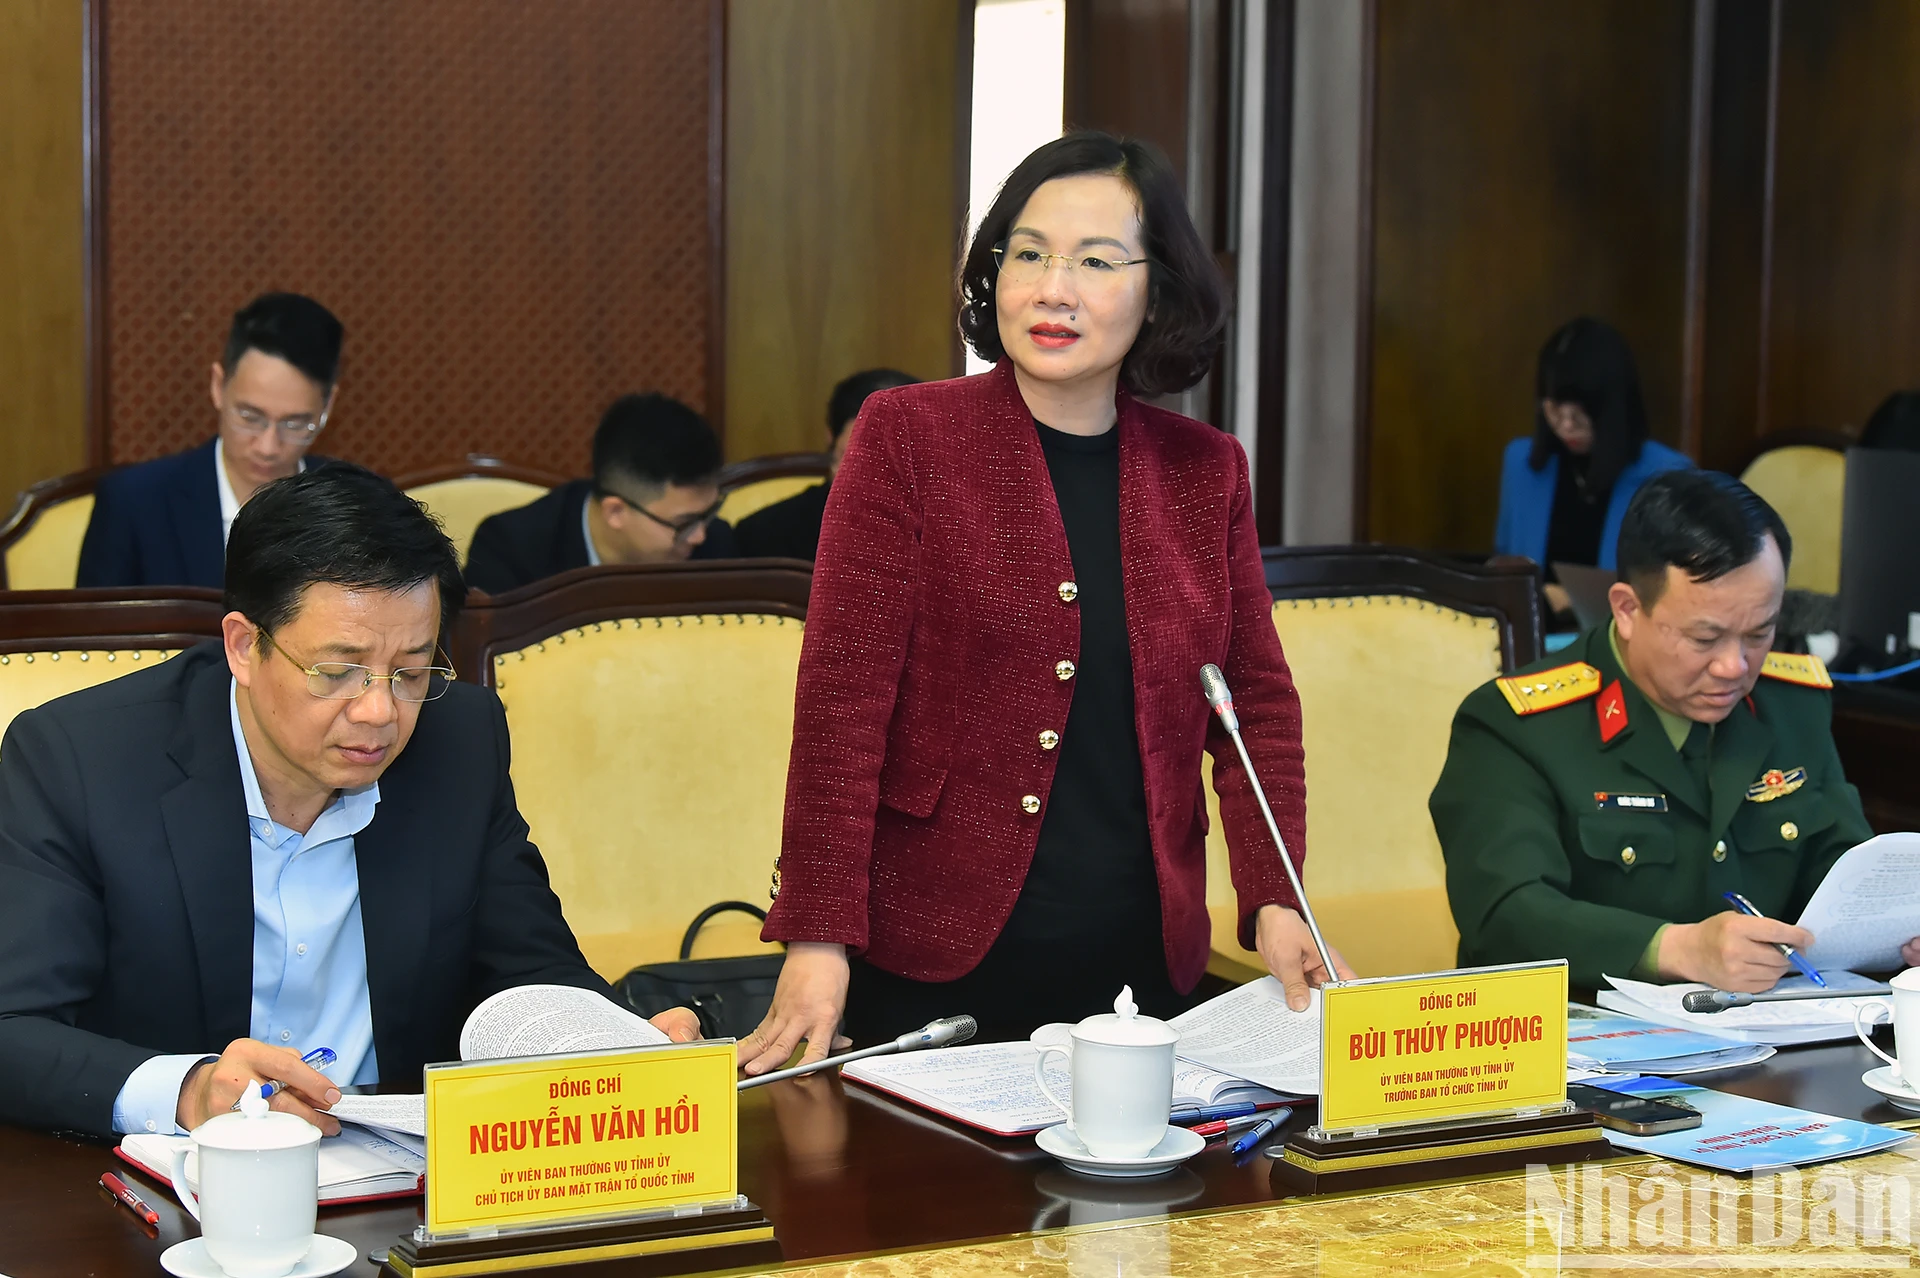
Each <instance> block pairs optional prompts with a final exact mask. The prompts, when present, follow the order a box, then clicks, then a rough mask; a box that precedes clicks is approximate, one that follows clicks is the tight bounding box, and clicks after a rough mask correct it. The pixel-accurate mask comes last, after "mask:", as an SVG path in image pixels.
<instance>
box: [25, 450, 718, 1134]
mask: <svg viewBox="0 0 1920 1278" xmlns="http://www.w3.org/2000/svg"><path fill="white" fill-rule="evenodd" d="M228 552H229V553H228V556H227V560H228V562H227V576H226V596H227V597H226V603H227V607H228V608H229V610H230V611H229V612H228V613H227V616H226V618H225V620H224V621H223V623H222V628H223V631H224V642H223V643H207V644H202V645H200V646H199V647H196V648H193V649H190V650H189V651H187V652H186V653H183V654H182V655H180V656H178V657H175V658H173V659H172V660H171V661H167V662H165V663H164V664H162V665H160V666H158V667H157V668H154V669H150V670H142V671H140V672H139V673H137V674H131V675H126V676H123V677H122V678H119V679H116V680H114V681H113V682H111V683H107V684H104V685H101V686H99V687H96V688H92V689H89V690H87V691H84V692H79V693H75V694H73V695H71V696H67V697H62V698H59V699H57V700H54V701H50V702H48V703H47V704H46V705H44V706H41V707H39V708H37V709H33V710H29V711H27V712H25V713H23V714H21V715H20V716H19V717H18V718H17V719H15V720H14V722H13V725H12V727H11V728H10V729H9V731H8V732H7V735H6V740H5V743H4V745H3V746H0V1121H6V1122H16V1123H22V1124H27V1125H31V1126H35V1127H46V1128H72V1129H77V1130H81V1131H87V1132H94V1133H98V1134H102V1135H104V1134H107V1133H109V1132H128V1131H159V1132H171V1131H174V1130H176V1128H178V1129H185V1130H191V1129H192V1128H194V1127H196V1126H198V1125H199V1124H200V1123H202V1122H204V1121H205V1120H206V1119H207V1118H208V1117H210V1116H212V1115H215V1114H220V1113H224V1112H226V1111H227V1110H228V1109H230V1108H231V1107H232V1106H233V1104H234V1102H235V1101H236V1099H237V1098H238V1097H239V1094H240V1092H241V1090H242V1088H244V1087H245V1085H246V1083H247V1080H249V1079H259V1080H263V1081H264V1080H269V1079H274V1080H279V1081H281V1082H284V1083H285V1084H287V1088H286V1090H285V1091H283V1092H281V1093H280V1094H279V1095H277V1096H276V1097H274V1099H273V1107H274V1108H276V1109H282V1110H286V1111H289V1112H292V1113H296V1114H299V1115H301V1116H302V1117H304V1118H306V1119H308V1120H309V1121H311V1122H313V1123H314V1124H315V1125H317V1126H319V1127H321V1128H322V1129H323V1130H326V1131H328V1132H332V1131H334V1130H336V1129H337V1126H338V1125H337V1123H335V1121H334V1120H333V1119H332V1118H331V1117H329V1116H327V1115H326V1114H325V1113H324V1110H325V1109H326V1107H328V1106H329V1105H331V1104H332V1103H333V1102H334V1101H336V1100H338V1099H339V1091H338V1087H340V1086H343V1085H346V1084H348V1083H372V1082H388V1083H397V1084H403V1085H405V1086H407V1087H410V1088H418V1087H419V1086H420V1078H421V1075H420V1071H421V1068H422V1067H423V1066H424V1065H425V1064H426V1063H427V1062H428V1061H435V1060H450V1059H453V1058H454V1057H456V1056H457V1054H458V1049H457V1041H458V1035H459V1032H460V1027H461V1025H462V1023H463V1021H464V1020H465V1018H466V1016H467V1014H468V1013H469V1012H470V1011H471V1010H472V1008H473V1007H474V1006H475V1005H476V1004H477V1003H478V1002H479V1001H480V1000H481V999H483V998H485V997H487V996H489V995H491V994H493V993H495V992H498V991H499V990H502V989H506V988H511V987H513V986H518V985H528V984H537V983H553V984H565V985H573V986H579V987H582V988H586V989H592V990H598V991H601V992H603V993H607V994H609V996H611V992H610V991H609V990H608V988H607V985H606V983H605V982H604V981H602V980H601V979H600V978H599V977H598V976H597V975H595V974H594V972H593V971H592V970H591V969H590V968H588V966H587V964H586V962H585V960H584V959H582V957H581V955H580V949H579V946H578V945H576V944H575V942H574V938H573V933H572V932H571V931H570V930H569V929H568V927H567V923H566V920H565V919H564V918H562V917H561V913H560V902H559V901H558V900H557V899H556V898H555V896H554V894H553V892H552V891H551V889H550V888H549V887H548V886H547V874H546V867H545V865H544V864H543V863H542V862H541V859H540V853H539V852H538V850H536V849H535V848H534V846H533V844H532V843H531V842H529V841H528V837H527V823H526V822H525V821H524V820H523V819H522V818H521V816H520V813H519V810H518V809H517V808H516V806H515V804H514V800H513V787H512V784H511V782H510V780H509V778H508V738H507V724H506V717H505V715H504V713H503V712H502V710H501V707H500V702H499V700H498V699H497V698H495V697H494V696H493V694H491V693H489V692H486V691H484V690H482V689H480V688H478V687H475V686H473V685H471V684H456V683H453V682H452V678H453V671H452V670H451V669H448V668H447V663H446V662H445V660H444V659H443V658H441V657H440V655H439V646H438V639H439V635H440V634H441V631H442V628H443V623H444V622H445V621H446V620H447V619H448V618H449V617H450V616H451V615H452V614H453V612H454V611H455V610H456V609H457V608H458V607H459V604H460V600H461V597H462V593H463V592H462V587H461V582H460V573H459V569H458V565H457V563H456V560H455V556H454V551H453V546H452V545H451V543H449V542H448V541H447V538H446V535H445V534H444V533H442V532H441V531H440V529H439V527H438V526H437V525H435V524H434V523H433V522H432V521H431V520H430V519H429V518H428V517H427V515H426V514H425V513H424V512H423V511H422V510H421V509H420V507H419V506H418V505H416V504H415V503H414V502H412V501H410V500H408V499H407V497H406V496H405V495H403V494H402V493H401V492H399V490H397V489H395V488H394V487H393V485H391V484H390V483H388V482H387V481H386V480H384V479H381V478H379V477H378V476H376V475H373V474H370V473H368V472H367V471H364V470H361V469H359V468H358V467H353V466H345V465H333V466H327V467H322V468H319V469H316V470H312V471H309V472H307V473H305V474H303V475H298V476H294V477H291V478H288V479H284V480H280V481H277V482H275V483H273V484H269V485H267V486H266V487H265V488H263V489H261V490H260V492H259V493H258V495H256V496H255V497H254V499H253V500H252V501H251V502H249V503H248V504H247V506H246V507H245V509H243V510H242V511H241V513H240V517H239V518H238V519H236V520H235V521H234V525H233V535H232V538H231V540H230V544H229V546H228ZM426 703H431V704H426ZM655 1020H656V1023H657V1024H658V1025H659V1026H660V1028H661V1029H663V1030H666V1031H667V1032H668V1033H669V1034H670V1035H671V1036H673V1037H675V1038H679V1039H682V1040H685V1039H689V1038H693V1037H696V1036H697V1035H698V1022H697V1021H695V1020H694V1018H693V1015H692V1013H690V1012H688V1011H686V1010H685V1009H675V1010H674V1011H671V1012H665V1013H662V1014H661V1015H660V1016H659V1017H657V1018H655ZM222 1044H225V1047H224V1050H223V1049H222V1046H221V1045H222ZM323 1046H324V1047H330V1048H332V1049H334V1051H335V1052H336V1053H337V1054H338V1061H337V1063H336V1064H335V1066H334V1067H333V1068H332V1077H331V1078H329V1077H328V1076H327V1075H325V1074H322V1073H319V1072H316V1071H315V1070H314V1069H312V1068H309V1067H308V1066H307V1065H305V1064H303V1063H302V1061H301V1056H302V1054H303V1053H305V1052H308V1051H310V1050H311V1049H314V1048H318V1047H323Z"/></svg>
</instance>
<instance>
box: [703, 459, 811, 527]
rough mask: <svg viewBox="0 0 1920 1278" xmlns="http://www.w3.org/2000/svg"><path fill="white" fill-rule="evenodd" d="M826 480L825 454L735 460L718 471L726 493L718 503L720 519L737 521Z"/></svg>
mask: <svg viewBox="0 0 1920 1278" xmlns="http://www.w3.org/2000/svg"><path fill="white" fill-rule="evenodd" d="M826 479H827V455H826V454H825V453H783V454H781V455H779V456H776V457H756V458H754V459H752V460H751V461H743V462H735V463H734V464H733V465H731V466H728V467H727V468H726V469H725V470H723V471H721V472H720V491H721V492H722V493H724V494H725V495H726V497H725V500H724V501H723V502H722V503H721V506H720V518H722V519H724V520H726V521H727V522H728V523H730V524H737V523H739V522H740V521H741V520H742V519H745V518H746V517H747V516H748V515H751V514H753V513H754V512H755V511H757V510H763V509H765V508H766V507H768V506H771V505H773V503H775V502H777V501H785V500H786V499H787V498H789V497H791V496H793V495H794V494H795V493H799V492H805V491H806V490H807V489H809V488H812V487H813V486H814V485H816V484H822V483H825V482H826Z"/></svg>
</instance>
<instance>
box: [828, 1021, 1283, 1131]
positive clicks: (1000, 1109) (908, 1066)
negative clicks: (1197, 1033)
mask: <svg viewBox="0 0 1920 1278" xmlns="http://www.w3.org/2000/svg"><path fill="white" fill-rule="evenodd" d="M1039 1057H1040V1052H1039V1050H1038V1049H1037V1048H1035V1047H1034V1046H1033V1045H1032V1044H1030V1043H968V1044H965V1045H964V1046H961V1047H947V1048H942V1049H941V1050H939V1051H931V1052H910V1053H906V1054H903V1055H900V1056H875V1057H870V1058H868V1059H867V1060H863V1061H854V1062H852V1063H851V1064H848V1065H846V1066H845V1067H843V1068H842V1069H841V1071H840V1074H841V1076H842V1077H843V1078H848V1079H851V1080H853V1081H854V1082H856V1083H864V1084H866V1085H867V1086H868V1087H871V1088H873V1089H874V1090H875V1091H877V1092H885V1093H886V1094H887V1095H889V1096H893V1097H896V1098H898V1099H900V1100H903V1101H907V1102H909V1103H911V1104H914V1105H919V1106H921V1107H923V1108H925V1109H930V1110H932V1111H933V1112H934V1113H936V1114H942V1115H945V1116H946V1117H948V1118H952V1119H955V1120H957V1121H959V1122H962V1123H965V1124H967V1126H969V1127H977V1128H979V1129H980V1130H981V1131H985V1132H991V1133H993V1134H994V1135H996V1136H1021V1135H1025V1134H1027V1133H1029V1132H1037V1131H1039V1130H1040V1129H1041V1128H1043V1127H1051V1126H1053V1125H1054V1124H1055V1123H1060V1122H1065V1121H1066V1117H1067V1116H1066V1115H1065V1114H1063V1113H1061V1112H1060V1109H1059V1107H1058V1106H1057V1105H1055V1104H1054V1103H1053V1102H1052V1101H1050V1100H1048V1099H1047V1098H1046V1097H1045V1096H1044V1095H1042V1094H1041V1091H1040V1086H1039V1084H1038V1083H1037V1082H1036V1081H1035V1080H1034V1077H1033V1063H1034V1062H1035V1061H1036V1060H1038V1059H1039ZM1047 1086H1049V1087H1051V1088H1052V1089H1053V1090H1054V1094H1055V1095H1057V1096H1059V1097H1060V1099H1061V1100H1063V1101H1067V1102H1068V1103H1069V1104H1071V1103H1072V1097H1073V1084H1072V1081H1071V1078H1070V1076H1069V1074H1068V1070H1067V1064H1066V1062H1065V1061H1064V1060H1062V1059H1061V1058H1060V1057H1057V1056H1056V1057H1053V1058H1051V1059H1049V1060H1048V1061H1047ZM1291 1099H1293V1098H1292V1097H1287V1096H1282V1095H1281V1094H1280V1093H1278V1092H1275V1091H1273V1090H1271V1089H1269V1088H1265V1087H1261V1086H1259V1085H1257V1084H1254V1083H1249V1082H1247V1081H1246V1080H1244V1079H1239V1078H1234V1077H1232V1076H1230V1075H1227V1074H1222V1073H1220V1072H1219V1071H1217V1070H1211V1069H1207V1068H1205V1067H1204V1066H1198V1065H1190V1064H1187V1063H1186V1062H1184V1061H1183V1062H1180V1063H1179V1065H1178V1066H1177V1068H1176V1069H1175V1070H1174V1075H1173V1104H1174V1108H1176V1109H1178V1108H1180V1107H1182V1106H1207V1105H1231V1104H1236V1103H1240V1102H1245V1103H1249V1104H1256V1105H1270V1104H1275V1103H1278V1102H1284V1101H1288V1100H1291Z"/></svg>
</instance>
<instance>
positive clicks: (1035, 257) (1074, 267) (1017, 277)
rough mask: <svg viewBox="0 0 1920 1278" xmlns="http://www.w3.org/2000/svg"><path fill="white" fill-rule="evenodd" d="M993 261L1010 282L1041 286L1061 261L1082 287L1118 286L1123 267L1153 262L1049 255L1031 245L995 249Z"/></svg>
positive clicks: (1098, 255)
mask: <svg viewBox="0 0 1920 1278" xmlns="http://www.w3.org/2000/svg"><path fill="white" fill-rule="evenodd" d="M993 260H994V261H995V262H997V263H998V264H999V266H1000V274H1001V276H1002V277H1003V278H1005V279H1006V280H1007V281H1008V282H1009V283H1012V284H1018V285H1022V286H1024V285H1027V284H1038V283H1039V282H1040V281H1041V279H1043V278H1044V277H1045V276H1046V273H1047V271H1048V269H1049V268H1051V267H1052V266H1053V264H1054V263H1055V262H1058V263H1059V264H1060V265H1061V266H1062V267H1063V268H1065V269H1066V270H1067V271H1068V272H1069V273H1070V274H1071V275H1072V276H1073V278H1074V279H1075V280H1076V281H1078V282H1079V284H1080V287H1082V288H1102V287H1109V288H1110V287H1115V286H1117V285H1118V284H1119V283H1120V280H1121V278H1122V272H1121V268H1122V267H1127V266H1145V265H1146V264H1147V263H1148V262H1149V261H1151V260H1152V259H1150V258H1145V257H1121V256H1119V255H1118V254H1117V253H1079V254H1075V253H1047V252H1043V251H1042V250H1040V249H1037V248H1035V247H1033V246H1032V245H1031V244H1015V245H1008V244H1007V243H1006V242H1005V241H1002V242H1001V243H999V244H996V245H994V246H993Z"/></svg>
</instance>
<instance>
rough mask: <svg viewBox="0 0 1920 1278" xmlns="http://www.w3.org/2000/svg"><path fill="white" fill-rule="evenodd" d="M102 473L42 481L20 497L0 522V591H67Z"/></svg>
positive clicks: (76, 574) (76, 575) (75, 571)
mask: <svg viewBox="0 0 1920 1278" xmlns="http://www.w3.org/2000/svg"><path fill="white" fill-rule="evenodd" d="M106 473H107V471H106V469H105V468H100V469H95V470H77V471H75V472H73V473H72V474H71V475H60V476H57V477H56V478H53V479H43V480H41V481H40V482H39V483H37V484H35V485H33V486H32V487H31V488H28V489H27V490H26V491H25V492H23V493H21V494H20V496H19V498H18V499H17V500H16V501H15V502H14V504H13V510H12V512H11V513H9V514H8V515H7V518H6V522H4V523H0V590H71V589H72V588H73V583H74V582H75V581H76V580H78V579H79V574H80V543H81V541H82V540H84V539H85V538H86V535H87V523H88V521H89V520H91V519H92V518H93V490H94V486H95V485H96V484H98V483H99V482H100V477H101V476H102V475H104V474H106Z"/></svg>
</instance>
